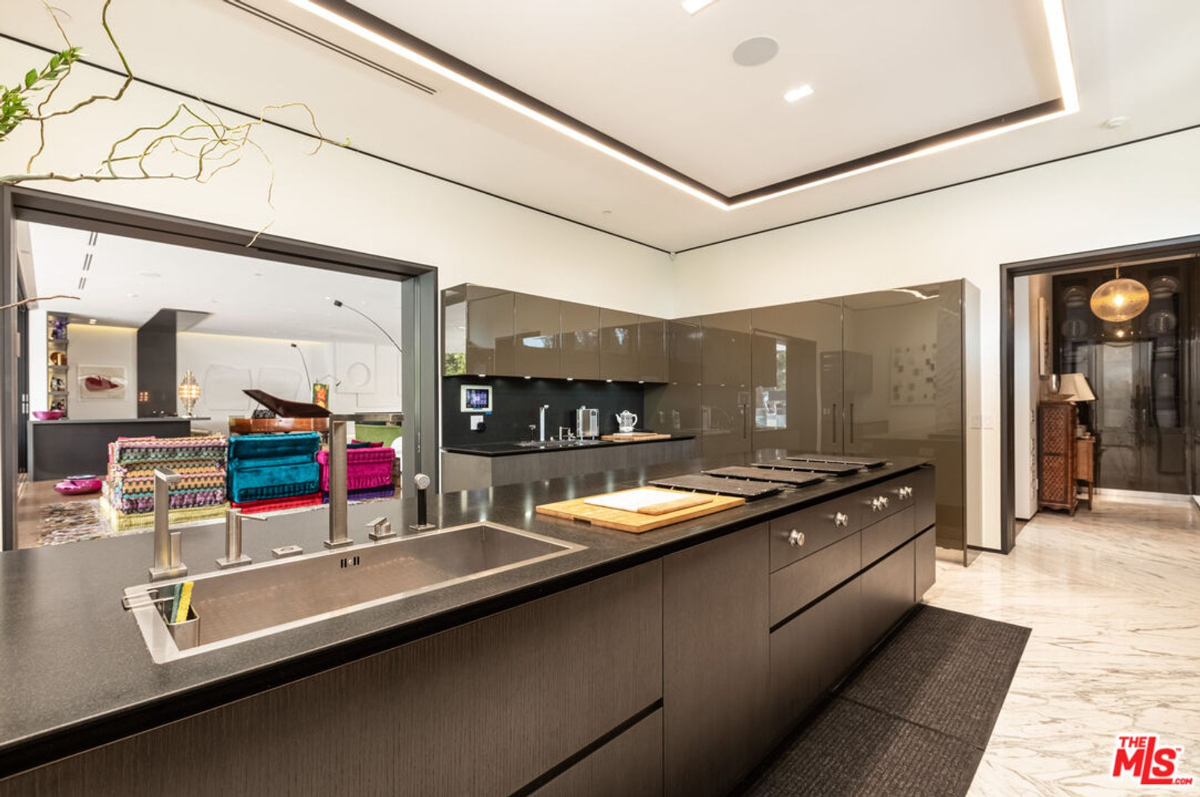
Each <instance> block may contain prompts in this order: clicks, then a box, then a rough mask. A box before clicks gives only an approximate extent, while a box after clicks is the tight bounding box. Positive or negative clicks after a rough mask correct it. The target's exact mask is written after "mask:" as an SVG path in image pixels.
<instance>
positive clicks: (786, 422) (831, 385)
mask: <svg viewBox="0 0 1200 797" xmlns="http://www.w3.org/2000/svg"><path fill="white" fill-rule="evenodd" d="M751 320H752V324H753V328H754V331H753V336H752V342H751V353H752V354H751V364H750V370H751V381H752V384H753V391H752V394H751V395H752V399H753V418H752V446H753V448H755V449H762V448H781V449H792V450H799V451H821V452H825V453H841V441H840V438H839V437H836V436H835V433H837V432H840V428H841V419H840V418H837V417H835V413H838V412H840V407H841V406H842V403H843V402H842V399H841V395H842V374H841V360H840V353H841V348H842V310H841V300H839V299H829V300H820V301H813V302H796V303H793V304H783V305H775V306H772V307H762V308H756V309H755V310H753V311H752V317H751Z"/></svg>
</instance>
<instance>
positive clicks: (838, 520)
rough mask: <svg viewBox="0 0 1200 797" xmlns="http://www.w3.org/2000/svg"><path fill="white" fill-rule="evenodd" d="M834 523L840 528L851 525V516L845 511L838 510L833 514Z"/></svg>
mask: <svg viewBox="0 0 1200 797" xmlns="http://www.w3.org/2000/svg"><path fill="white" fill-rule="evenodd" d="M833 525H835V526H837V527H838V528H845V527H846V526H849V525H850V516H849V515H847V514H846V513H845V512H838V513H837V514H835V515H834V516H833Z"/></svg>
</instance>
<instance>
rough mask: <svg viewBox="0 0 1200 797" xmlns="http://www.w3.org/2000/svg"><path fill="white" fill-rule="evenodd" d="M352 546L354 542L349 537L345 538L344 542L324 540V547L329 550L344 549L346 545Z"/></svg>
mask: <svg viewBox="0 0 1200 797" xmlns="http://www.w3.org/2000/svg"><path fill="white" fill-rule="evenodd" d="M353 544H354V540H352V539H350V538H349V537H347V538H345V539H344V540H335V541H330V540H325V547H326V548H329V549H331V550H332V549H334V548H345V547H346V546H347V545H353Z"/></svg>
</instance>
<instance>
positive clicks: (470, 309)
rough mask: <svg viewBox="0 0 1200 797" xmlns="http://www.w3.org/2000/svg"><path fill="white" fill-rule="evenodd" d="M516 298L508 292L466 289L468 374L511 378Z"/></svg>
mask: <svg viewBox="0 0 1200 797" xmlns="http://www.w3.org/2000/svg"><path fill="white" fill-rule="evenodd" d="M515 302H516V297H515V295H514V294H513V293H511V292H510V291H498V290H495V289H492V288H481V287H479V286H476V285H468V286H467V346H466V354H467V363H466V370H467V373H468V374H487V375H489V376H514V375H515V374H516V361H515V357H514V353H515V348H514V346H513V332H514V323H513V322H514V319H513V316H514V310H515Z"/></svg>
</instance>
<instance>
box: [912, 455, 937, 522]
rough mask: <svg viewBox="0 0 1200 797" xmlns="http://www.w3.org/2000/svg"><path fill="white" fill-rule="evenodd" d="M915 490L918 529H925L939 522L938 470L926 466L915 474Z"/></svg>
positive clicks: (914, 505)
mask: <svg viewBox="0 0 1200 797" xmlns="http://www.w3.org/2000/svg"><path fill="white" fill-rule="evenodd" d="M913 491H914V493H915V495H914V496H913V498H914V503H913V507H914V508H915V509H916V510H917V517H916V521H915V525H916V529H917V531H924V530H925V529H927V528H929V527H930V526H932V525H933V524H934V523H935V522H937V471H936V470H935V469H934V468H932V467H926V468H921V469H920V470H919V471H917V472H916V473H915V474H913Z"/></svg>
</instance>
